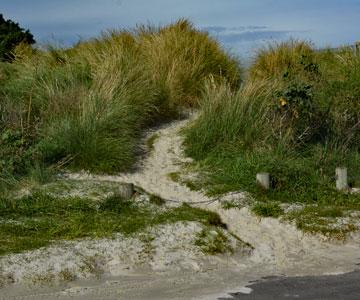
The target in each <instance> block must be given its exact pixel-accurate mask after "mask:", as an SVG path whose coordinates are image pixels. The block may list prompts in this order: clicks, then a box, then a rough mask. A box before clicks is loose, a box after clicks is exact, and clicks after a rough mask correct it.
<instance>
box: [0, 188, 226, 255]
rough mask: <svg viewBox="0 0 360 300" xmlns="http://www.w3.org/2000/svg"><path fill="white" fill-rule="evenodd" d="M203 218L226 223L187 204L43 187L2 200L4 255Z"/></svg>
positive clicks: (215, 223) (0, 229)
mask: <svg viewBox="0 0 360 300" xmlns="http://www.w3.org/2000/svg"><path fill="white" fill-rule="evenodd" d="M178 221H197V222H201V223H202V224H204V225H207V226H222V227H223V224H222V222H221V220H220V218H219V216H218V215H216V214H215V213H212V212H209V211H205V210H201V209H197V208H192V207H190V206H188V205H183V206H181V207H178V208H171V209H167V210H165V211H161V212H158V211H157V210H156V209H154V207H153V206H151V205H150V204H149V205H147V206H146V205H145V206H143V205H142V206H139V205H138V204H136V203H135V202H133V201H125V200H123V199H120V198H119V197H117V196H111V197H108V198H106V199H105V200H103V201H93V200H91V199H87V198H79V197H68V198H64V197H60V198H58V197H54V196H50V195H48V194H46V193H45V192H38V193H35V194H33V195H31V196H27V197H23V198H20V199H7V198H3V199H1V200H0V241H1V242H0V255H4V254H7V253H16V252H21V251H25V250H31V249H36V248H39V247H43V246H47V245H49V244H51V243H54V242H56V241H60V240H73V239H79V238H86V237H89V238H100V237H111V236H112V235H113V234H114V233H116V232H119V233H123V234H125V235H131V234H134V233H137V232H141V231H143V230H145V229H146V228H148V227H149V226H155V225H159V224H165V223H174V222H178Z"/></svg>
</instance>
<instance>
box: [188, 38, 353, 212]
mask: <svg viewBox="0 0 360 300" xmlns="http://www.w3.org/2000/svg"><path fill="white" fill-rule="evenodd" d="M359 83H360V54H359V53H356V52H354V50H353V49H352V48H344V49H340V50H338V51H330V50H328V51H315V50H314V49H313V48H312V47H311V45H309V44H307V43H304V42H298V41H289V42H286V43H281V44H275V45H270V46H268V47H266V48H264V49H261V50H260V51H259V53H258V54H257V56H256V58H255V60H254V62H253V64H252V65H251V67H250V70H249V76H248V78H247V79H246V81H245V82H244V84H243V85H242V87H241V88H240V89H239V90H235V91H234V90H233V89H232V88H231V86H229V85H228V84H226V83H221V84H214V83H210V82H209V83H208V85H207V87H206V89H205V91H204V92H203V97H202V102H201V114H200V117H199V118H198V120H197V121H196V122H195V124H193V126H192V127H191V128H189V129H188V130H187V131H186V145H187V153H188V154H189V155H190V156H192V157H194V158H195V159H196V160H197V161H198V162H199V163H200V165H201V166H202V167H203V169H205V170H206V171H208V172H207V174H210V175H209V176H208V178H207V180H206V185H207V186H208V188H209V192H210V193H222V192H227V191H231V190H246V191H248V192H251V193H252V194H253V195H254V196H255V198H256V199H257V200H261V201H265V202H269V201H279V202H290V203H294V202H301V203H307V204H311V205H316V206H319V209H320V208H322V207H323V208H324V209H325V208H326V211H330V213H331V211H332V210H329V209H328V208H329V206H330V207H332V206H336V207H340V208H342V209H343V210H344V209H345V210H351V209H355V210H359V209H360V195H359V194H349V193H339V192H337V191H336V190H335V185H334V182H335V176H334V175H335V168H336V167H337V166H346V167H348V169H349V175H350V181H351V185H352V186H354V185H357V186H359V185H360V152H359V150H360V84H359ZM263 171H266V172H269V173H271V175H272V178H273V180H272V189H271V191H270V192H266V191H263V190H261V189H260V188H259V187H257V186H256V185H255V184H254V178H255V175H256V173H258V172H263ZM313 213H314V212H313ZM315 215H316V213H315ZM322 217H326V214H325V215H324V214H322Z"/></svg>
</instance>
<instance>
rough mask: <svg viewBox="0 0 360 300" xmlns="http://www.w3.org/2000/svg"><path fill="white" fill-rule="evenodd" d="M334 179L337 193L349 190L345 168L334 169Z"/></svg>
mask: <svg viewBox="0 0 360 300" xmlns="http://www.w3.org/2000/svg"><path fill="white" fill-rule="evenodd" d="M335 178H336V189H337V190H338V191H344V190H347V189H348V188H349V185H348V178H347V168H336V170H335Z"/></svg>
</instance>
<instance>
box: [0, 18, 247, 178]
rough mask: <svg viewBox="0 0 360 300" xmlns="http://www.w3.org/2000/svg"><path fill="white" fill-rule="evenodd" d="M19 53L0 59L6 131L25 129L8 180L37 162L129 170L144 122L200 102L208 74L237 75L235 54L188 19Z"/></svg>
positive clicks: (234, 80)
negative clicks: (10, 58) (6, 61)
mask: <svg viewBox="0 0 360 300" xmlns="http://www.w3.org/2000/svg"><path fill="white" fill-rule="evenodd" d="M15 57H16V59H15V61H14V62H13V63H12V64H11V68H10V67H9V64H2V65H0V78H1V80H0V103H1V105H0V114H1V115H0V130H1V131H2V132H8V131H9V130H10V131H11V132H21V138H20V140H21V143H22V145H17V146H16V147H18V148H19V149H18V148H16V149H15V148H14V147H15V145H12V146H11V147H13V148H12V150H11V151H13V153H19V154H18V155H17V156H19V157H23V159H21V160H17V161H16V163H14V165H16V169H17V170H19V172H15V171H16V170H15V171H14V170H13V169H12V167H11V166H9V167H8V168H7V171H6V174H5V173H3V172H2V173H1V174H0V176H1V178H2V179H1V180H2V181H8V175H9V176H12V177H14V178H15V179H21V177H22V176H25V175H28V173H29V170H31V169H32V168H33V167H35V165H42V166H53V165H56V166H62V167H64V166H65V167H68V168H70V169H74V170H79V169H86V170H89V171H92V172H100V173H114V172H122V171H126V170H129V169H131V168H132V166H133V165H134V163H135V161H136V159H137V156H138V154H139V147H138V146H139V145H138V144H139V142H140V140H141V139H140V138H141V135H142V132H143V130H144V129H145V128H147V127H149V126H152V125H154V124H156V123H158V122H163V121H166V120H169V119H171V118H176V117H178V115H179V114H180V112H181V110H182V108H183V107H184V106H197V103H198V98H199V96H200V91H201V90H202V87H203V83H204V81H205V79H206V78H208V77H211V78H213V80H214V82H219V81H223V80H227V81H229V84H231V85H232V86H236V85H238V83H239V81H240V69H239V67H238V65H237V61H236V60H235V59H234V58H232V57H231V56H230V55H228V54H227V53H225V52H224V51H223V50H222V49H221V48H220V46H219V44H218V42H217V41H215V40H213V39H211V38H210V37H209V36H208V35H207V34H206V33H203V32H201V31H198V30H196V29H195V28H194V26H193V25H192V24H191V23H189V22H188V21H186V20H180V21H178V22H176V23H174V24H171V25H168V26H165V27H161V28H153V27H144V26H139V27H138V28H136V29H135V30H133V31H125V30H122V31H109V32H108V33H104V34H103V35H102V36H101V37H99V38H97V39H91V40H88V41H84V42H80V43H79V44H77V45H75V46H74V47H72V48H69V49H57V48H54V47H49V49H48V50H46V51H40V50H33V49H31V48H29V47H26V46H22V47H18V48H17V49H16V52H15ZM6 147H8V146H6ZM1 148H3V145H1V146H0V153H1V152H4V151H7V152H8V153H10V152H11V151H10V150H9V151H8V150H6V149H5V150H4V149H1ZM24 153H29V155H30V154H31V159H29V157H25V155H24ZM10 156H11V155H10ZM6 160H8V158H6ZM7 174H8V175H7Z"/></svg>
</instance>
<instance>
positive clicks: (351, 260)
mask: <svg viewBox="0 0 360 300" xmlns="http://www.w3.org/2000/svg"><path fill="white" fill-rule="evenodd" d="M188 122H189V121H188V120H182V121H177V122H173V123H172V124H170V125H169V126H165V127H163V128H161V129H159V130H158V131H157V134H158V135H159V136H160V137H159V138H158V139H157V140H156V141H155V143H154V150H153V151H152V152H151V154H150V155H149V156H148V157H147V158H145V159H144V160H143V161H142V162H141V164H140V165H139V170H138V171H137V172H135V173H131V174H130V173H129V174H121V175H119V176H93V175H91V174H87V173H80V174H67V177H68V178H71V179H76V180H96V181H112V182H131V183H134V184H135V185H137V186H140V187H142V188H143V189H145V190H146V191H147V192H149V193H153V194H157V195H159V196H160V197H162V198H164V199H169V200H172V201H174V202H172V203H173V205H179V204H181V203H182V202H191V203H193V204H194V205H197V206H199V207H202V208H205V209H209V210H212V211H215V212H217V213H219V214H220V216H221V218H222V220H223V221H224V222H225V223H226V224H227V225H228V226H229V229H230V231H232V232H233V233H235V234H236V235H237V236H238V237H240V238H241V239H242V240H243V241H245V242H248V243H250V244H251V245H252V246H253V247H254V248H255V249H254V251H253V255H252V256H251V257H250V258H249V259H247V258H245V257H244V256H243V255H242V256H241V258H239V257H236V256H235V257H234V258H231V259H229V258H227V263H224V260H223V259H222V261H221V259H220V261H221V262H220V263H217V264H215V265H213V266H212V265H211V263H210V264H203V265H201V263H199V262H201V261H202V258H201V257H200V256H198V254H197V252H196V251H195V250H194V249H192V250H191V251H185V252H182V251H179V253H180V254H179V255H180V256H178V257H175V258H171V255H172V254H169V253H171V251H170V252H167V251H168V250H166V249H168V248H167V247H161V246H160V245H159V244H157V243H158V242H155V243H154V245H155V246H156V248H157V249H162V250H158V251H159V252H158V255H159V257H161V258H162V259H161V260H159V259H158V260H157V256H156V255H155V256H154V261H153V262H152V263H150V266H151V270H153V271H162V272H163V271H164V270H166V266H172V267H173V269H172V268H170V269H171V271H174V272H167V273H166V272H165V273H166V274H167V275H166V276H165V277H164V276H163V275H161V274H162V273H159V272H157V273H151V274H150V273H146V272H145V271H144V272H140V273H137V275H136V276H132V275H131V273H127V274H123V275H122V277H119V278H118V279H116V280H115V279H114V280H113V281H112V280H110V281H109V280H103V281H100V282H92V283H90V282H87V283H82V284H80V283H79V284H78V285H77V286H75V287H72V288H70V289H69V288H66V289H63V290H61V289H60V290H57V289H52V290H51V291H50V292H49V293H47V294H46V293H44V292H43V291H41V292H40V291H39V292H37V293H35V295H36V296H37V298H35V296H34V298H31V297H30V296H27V298H21V299H54V298H56V299H67V297H68V296H69V295H71V296H72V297H74V299H75V298H76V299H118V296H119V295H121V296H122V298H121V299H145V298H146V299H192V298H193V299H200V298H201V297H200V295H201V296H204V295H215V294H218V293H222V292H223V291H226V290H230V289H234V288H241V287H243V286H244V285H245V284H246V283H247V282H248V281H249V280H253V279H258V278H259V277H261V276H265V275H280V274H284V275H320V274H328V273H334V272H335V273H339V272H340V273H341V272H346V271H352V270H354V269H355V268H356V264H357V263H359V262H360V239H359V235H358V234H353V236H351V237H350V238H349V239H348V240H347V241H346V242H345V243H343V242H329V241H326V240H324V239H322V238H321V237H320V236H311V235H305V234H303V233H302V232H300V231H299V230H297V229H296V227H295V226H294V225H291V224H284V223H281V222H280V221H279V220H277V219H272V218H265V219H259V218H258V217H256V216H254V215H253V214H251V213H250V211H249V210H248V209H247V208H242V209H229V210H224V209H222V208H221V205H220V203H219V202H218V201H214V199H211V198H208V197H206V196H205V195H204V194H203V193H201V192H196V191H191V190H189V189H188V188H187V187H185V186H183V185H180V184H179V183H176V182H173V181H172V180H171V179H170V178H169V177H168V174H169V173H172V172H178V171H180V170H181V164H182V163H186V162H188V161H191V160H190V159H188V158H185V157H184V155H183V151H182V147H181V145H182V138H181V137H180V136H179V134H178V131H179V130H180V129H181V128H183V127H184V126H186V125H187V124H188ZM228 197H230V198H234V197H235V198H236V197H240V198H244V197H246V195H245V194H244V193H241V192H239V193H233V194H231V195H230V196H228ZM160 232H161V234H160V236H162V237H163V238H162V240H164V239H165V240H167V239H169V244H171V243H173V242H174V239H173V238H172V235H173V234H174V231H173V230H170V231H169V232H168V231H167V229H166V228H165V229H163V231H161V230H160ZM180 232H181V230H180ZM182 232H183V233H184V232H185V233H186V230H185V231H182ZM181 239H184V240H185V241H186V242H188V241H187V240H186V236H182V237H181ZM106 243H108V242H106ZM164 249H165V250H164ZM118 251H119V252H121V251H122V250H120V249H119V250H118ZM161 251H165V252H167V254H165V253H161ZM185 258H186V259H185ZM183 259H185V260H184V263H183V264H182V260H183ZM119 261H120V260H119ZM124 261H126V260H124ZM160 261H161V262H160ZM213 261H216V259H214V260H213ZM115 266H116V263H115ZM120 266H123V261H122V260H121V263H120V262H119V267H117V266H116V268H115V269H116V270H119V269H121V268H120ZM179 266H182V267H180V268H179ZM201 266H202V267H201ZM206 268H208V269H207V270H206ZM167 270H168V271H169V269H167ZM110 273H111V272H110ZM113 275H116V274H115V273H113ZM118 275H119V274H118ZM120 275H121V274H120ZM129 276H130V277H129ZM4 291H5V290H4ZM6 293H7V295H20V294H24V293H26V292H25V291H24V290H21V289H19V291H18V293H15V292H14V290H12V289H10V290H6ZM39 293H44V295H46V297H47V298H46V297H45V296H42V297H43V298H41V297H40V296H39ZM99 295H101V297H100V296H99ZM214 297H215V296H209V298H207V296H205V298H202V299H215V298H214ZM14 299H20V298H14Z"/></svg>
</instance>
